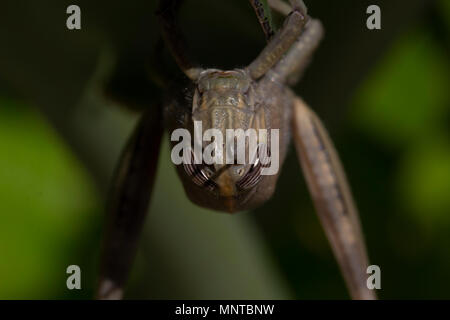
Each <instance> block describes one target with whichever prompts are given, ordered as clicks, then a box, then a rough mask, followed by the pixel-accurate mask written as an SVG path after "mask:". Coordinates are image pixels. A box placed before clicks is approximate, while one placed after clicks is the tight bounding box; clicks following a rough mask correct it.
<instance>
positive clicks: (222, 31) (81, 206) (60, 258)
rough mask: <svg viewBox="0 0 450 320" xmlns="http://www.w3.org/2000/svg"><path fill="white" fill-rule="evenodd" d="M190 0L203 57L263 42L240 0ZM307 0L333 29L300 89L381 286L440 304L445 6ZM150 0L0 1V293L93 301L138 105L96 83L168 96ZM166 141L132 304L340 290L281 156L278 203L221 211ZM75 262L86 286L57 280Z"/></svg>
mask: <svg viewBox="0 0 450 320" xmlns="http://www.w3.org/2000/svg"><path fill="white" fill-rule="evenodd" d="M185 2H186V4H185V6H184V7H183V10H182V15H181V23H182V26H183V28H184V29H185V31H186V34H187V38H188V41H189V44H190V47H191V48H192V51H193V53H194V55H195V56H196V57H198V59H199V60H200V61H202V62H203V63H204V65H205V66H211V67H222V68H232V67H235V66H242V65H245V64H247V63H248V62H249V61H251V59H252V58H253V57H254V56H255V55H256V54H257V53H258V52H259V50H261V48H262V47H263V46H264V38H263V35H262V32H261V31H260V30H259V26H258V24H257V22H256V19H255V17H254V16H253V12H252V9H251V7H250V5H249V4H248V2H247V1H239V0H234V1H227V2H226V3H225V2H223V1H220V2H219V1H214V3H213V1H206V0H186V1H185ZM69 4H78V5H79V6H80V7H81V10H82V30H80V31H68V30H67V29H66V28H65V19H66V17H67V15H66V13H65V8H66V7H67V6H68V5H69ZM306 4H307V5H308V7H309V12H310V14H311V15H312V16H314V17H317V18H319V19H321V20H322V21H323V23H324V25H325V28H326V31H327V34H326V37H325V40H324V42H323V44H322V45H321V47H320V48H319V50H318V52H317V55H316V57H315V59H314V61H313V63H312V64H311V66H310V67H309V69H308V71H307V72H306V74H305V76H304V78H303V80H302V81H301V82H300V83H299V85H298V86H297V87H296V88H295V90H296V91H297V92H298V93H299V94H300V95H302V96H303V97H304V98H305V99H306V101H308V102H309V104H310V105H311V106H312V108H313V109H315V110H317V112H318V114H319V116H320V117H321V118H322V120H323V122H324V123H325V125H326V127H327V128H328V129H329V131H330V135H331V137H332V138H333V140H334V141H335V144H336V146H337V149H338V150H339V153H340V155H341V158H342V161H343V163H344V166H345V168H346V171H347V175H348V177H349V180H350V183H351V185H352V188H353V191H354V196H355V199H356V202H357V205H358V207H359V210H360V214H361V220H362V224H363V229H364V232H365V235H366V241H367V246H368V249H369V255H370V258H371V263H373V264H377V265H379V266H380V267H381V272H382V278H381V279H382V281H381V285H382V289H381V290H379V292H378V294H379V297H380V298H383V299H406V298H413V299H421V298H424V299H438V298H439V299H443V298H446V299H448V298H450V294H449V293H448V292H449V290H448V288H449V287H450V273H449V272H448V271H449V270H450V132H449V129H450V126H449V120H450V108H449V107H450V94H449V89H450V73H449V70H450V68H449V67H450V66H449V64H450V62H449V45H450V38H449V34H450V1H448V0H439V1H426V0H423V1H421V0H411V1H407V0H404V1H399V0H398V1H371V2H369V1H356V0H354V1H342V3H337V1H333V2H330V1H325V0H323V1H306ZM369 4H378V5H380V7H381V9H382V30H379V31H369V30H367V29H366V27H365V21H366V17H367V15H366V13H365V9H366V8H367V6H368V5H369ZM154 10H155V3H154V2H153V1H126V2H125V1H124V2H121V3H120V2H117V3H114V4H111V3H109V2H107V1H96V2H95V3H90V2H88V1H72V2H70V3H69V2H68V1H41V2H39V3H37V2H36V1H6V3H4V4H3V3H2V10H1V13H0V298H1V299H66V298H67V299H89V298H91V297H92V295H93V287H94V284H95V274H96V271H97V268H98V257H99V247H100V241H101V234H102V230H103V208H104V202H105V200H104V197H105V194H106V191H107V188H108V187H107V186H108V182H109V179H110V175H111V172H112V170H113V168H114V165H115V161H116V159H117V157H118V155H119V152H120V149H121V147H122V146H123V144H124V142H125V141H126V138H127V136H128V134H129V133H130V131H131V130H132V127H133V125H134V123H135V121H136V119H137V117H138V114H137V113H135V112H131V111H129V110H126V109H125V108H123V107H122V106H120V105H119V104H118V103H116V102H113V101H112V100H111V99H109V98H107V97H106V96H105V94H104V87H105V84H106V83H108V82H109V79H111V78H112V77H113V76H119V77H121V79H122V80H125V83H128V84H132V85H131V86H129V87H130V88H131V89H130V88H129V89H130V90H131V91H132V92H134V93H135V95H132V96H133V98H134V99H132V100H133V101H131V102H130V103H131V104H134V105H140V106H141V105H143V106H145V105H147V104H148V100H149V98H151V99H155V100H156V99H159V98H160V97H161V92H160V91H159V90H158V89H157V87H156V86H154V85H152V84H151V83H146V82H145V81H144V82H139V80H138V79H141V78H140V77H142V79H146V78H145V75H144V76H142V75H143V74H145V72H148V73H150V74H152V72H153V69H152V68H151V61H149V60H151V59H149V57H151V55H152V49H153V48H154V46H155V45H156V44H157V39H158V27H157V24H156V21H155V18H154V16H153V14H152V13H153V12H154ZM275 18H277V17H276V16H275ZM276 20H277V19H276ZM278 20H279V17H278ZM166 60H167V62H168V64H170V59H169V58H167V57H166ZM167 69H168V70H169V69H170V70H173V69H174V67H173V64H172V65H169V66H168V67H167ZM113 93H114V92H113ZM166 140H167V137H166V139H165V140H164V141H165V143H164V145H163V152H162V154H161V158H160V164H159V170H158V176H157V181H156V186H155V191H154V195H153V201H152V204H151V208H150V214H149V217H148V219H147V221H146V226H145V233H144V236H143V238H142V241H141V246H140V250H139V253H138V258H137V260H136V263H135V266H134V268H133V273H132V277H131V281H130V284H129V287H128V290H127V293H126V298H182V299H198V298H204V299H208V298H209V299H215V298H228V299H240V298H244V299H245V298H254V299H260V298H273V299H283V298H296V299H337V298H348V295H347V292H346V289H345V285H344V282H343V280H342V278H341V276H340V274H339V270H338V267H337V265H336V262H335V261H334V258H333V256H332V254H331V251H330V248H329V245H328V243H327V240H326V238H325V236H324V234H323V231H322V230H321V227H320V225H319V222H318V219H317V217H316V215H315V213H314V210H313V207H312V202H311V200H310V198H309V195H308V192H307V190H306V187H305V183H304V180H303V177H302V175H301V171H300V168H299V165H298V163H297V161H296V158H295V155H294V153H293V152H292V151H291V152H290V154H289V157H288V159H287V161H286V163H285V166H284V168H283V172H282V175H281V178H280V181H279V185H278V189H277V192H276V194H275V196H274V197H273V199H272V200H271V201H269V202H268V203H267V204H266V205H265V206H264V207H262V208H260V209H257V210H255V211H254V212H244V213H239V214H237V215H227V214H222V213H216V212H210V211H208V210H205V209H202V208H198V207H196V206H194V205H193V204H191V203H189V201H188V200H187V198H186V197H185V195H184V192H183V190H182V187H181V183H180V182H179V181H178V178H177V176H176V174H175V170H174V168H173V166H172V164H171V162H170V159H169V147H168V144H167V143H166ZM71 264H77V265H79V266H80V267H81V270H82V290H80V291H77V290H74V291H69V290H67V289H66V277H67V274H66V268H67V266H69V265H71Z"/></svg>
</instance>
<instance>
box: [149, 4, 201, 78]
mask: <svg viewBox="0 0 450 320" xmlns="http://www.w3.org/2000/svg"><path fill="white" fill-rule="evenodd" d="M181 2H182V0H161V1H160V3H159V8H158V10H157V12H156V14H157V16H158V18H159V21H160V24H161V26H162V34H163V37H164V40H165V43H166V45H167V46H168V48H169V50H170V52H171V54H172V56H173V57H174V59H175V61H176V62H177V64H178V66H179V67H180V69H181V70H182V71H183V72H184V74H186V76H187V77H188V78H190V79H191V80H195V79H197V78H198V76H199V74H200V73H201V72H202V70H203V69H202V68H200V67H197V66H195V65H194V64H193V63H192V61H191V59H190V58H189V57H188V54H187V49H186V48H187V45H186V41H185V40H184V36H183V33H182V32H181V29H180V27H179V26H178V23H177V19H176V16H177V13H178V10H179V8H180V6H181Z"/></svg>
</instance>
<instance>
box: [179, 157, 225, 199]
mask: <svg viewBox="0 0 450 320" xmlns="http://www.w3.org/2000/svg"><path fill="white" fill-rule="evenodd" d="M183 167H184V170H185V171H186V173H187V175H188V176H189V177H190V178H191V180H192V182H194V183H195V184H196V185H198V186H199V187H205V188H206V189H208V190H210V191H212V190H214V189H215V188H216V187H217V185H216V183H215V182H214V181H213V180H211V179H210V177H211V176H212V175H213V171H212V170H211V169H210V168H208V167H206V166H205V165H204V164H202V163H201V164H196V163H194V153H193V152H191V161H190V163H183Z"/></svg>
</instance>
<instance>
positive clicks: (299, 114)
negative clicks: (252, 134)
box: [292, 97, 376, 299]
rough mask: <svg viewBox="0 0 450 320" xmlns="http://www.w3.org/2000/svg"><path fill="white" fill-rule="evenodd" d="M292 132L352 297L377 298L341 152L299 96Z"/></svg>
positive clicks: (294, 112)
mask: <svg viewBox="0 0 450 320" xmlns="http://www.w3.org/2000/svg"><path fill="white" fill-rule="evenodd" d="M293 108H294V110H293V123H292V125H293V133H294V142H295V147H296V150H297V155H298V158H299V160H300V163H301V166H302V169H303V172H304V175H305V177H306V181H307V184H308V187H309V190H310V193H311V195H312V199H313V202H314V205H315V208H316V211H317V214H318V216H319V219H320V221H321V224H322V226H323V228H324V230H325V233H326V235H327V237H328V240H329V242H330V244H331V247H332V249H333V252H334V254H335V256H336V258H337V261H338V263H339V266H340V268H341V271H342V274H343V276H344V279H345V281H346V283H347V286H348V288H349V291H350V295H351V297H352V298H353V299H376V295H375V293H374V292H373V291H372V290H369V289H368V288H367V285H366V280H367V274H366V269H367V266H368V258H367V253H366V248H365V244H364V238H363V235H362V232H361V227H360V222H359V217H358V212H357V209H356V206H355V204H354V202H353V199H352V196H351V192H350V188H349V185H348V183H347V179H346V177H345V174H344V171H343V168H342V166H341V164H340V161H339V158H338V155H337V153H336V151H335V149H334V147H333V144H332V142H331V140H330V139H329V137H328V134H327V132H326V131H325V128H324V127H323V125H322V123H321V121H320V120H319V118H318V117H317V116H316V115H315V113H314V112H313V111H312V110H311V109H309V108H308V106H307V105H306V104H305V103H304V102H303V101H302V100H301V99H300V98H298V97H296V98H295V99H294V106H293Z"/></svg>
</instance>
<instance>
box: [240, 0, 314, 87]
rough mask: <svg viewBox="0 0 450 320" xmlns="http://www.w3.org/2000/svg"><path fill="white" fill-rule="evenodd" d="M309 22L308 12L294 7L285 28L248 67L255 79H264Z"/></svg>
mask: <svg viewBox="0 0 450 320" xmlns="http://www.w3.org/2000/svg"><path fill="white" fill-rule="evenodd" d="M293 2H297V1H293ZM307 21H308V17H307V15H306V12H304V11H302V10H301V9H300V8H297V7H294V8H293V11H292V13H291V14H290V15H289V16H288V17H287V18H286V20H285V22H284V25H283V27H282V28H281V29H280V30H279V31H278V32H277V33H276V34H275V36H274V37H273V38H272V40H271V41H270V42H269V43H268V44H267V46H266V47H265V48H264V49H263V51H262V52H261V53H260V54H259V56H258V57H256V59H255V60H254V61H253V62H252V63H251V64H250V65H249V66H248V67H247V68H248V70H249V72H250V76H251V77H252V78H253V79H258V78H260V77H262V76H263V75H264V74H265V73H266V72H267V71H269V70H270V69H271V68H272V67H273V66H274V65H275V64H276V63H277V62H278V61H280V59H281V58H282V57H283V55H284V54H285V53H286V52H287V51H288V50H289V48H290V47H291V46H292V44H293V43H294V42H295V41H296V40H297V38H298V37H299V36H300V34H301V33H302V31H303V27H304V25H305V23H306V22H307Z"/></svg>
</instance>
